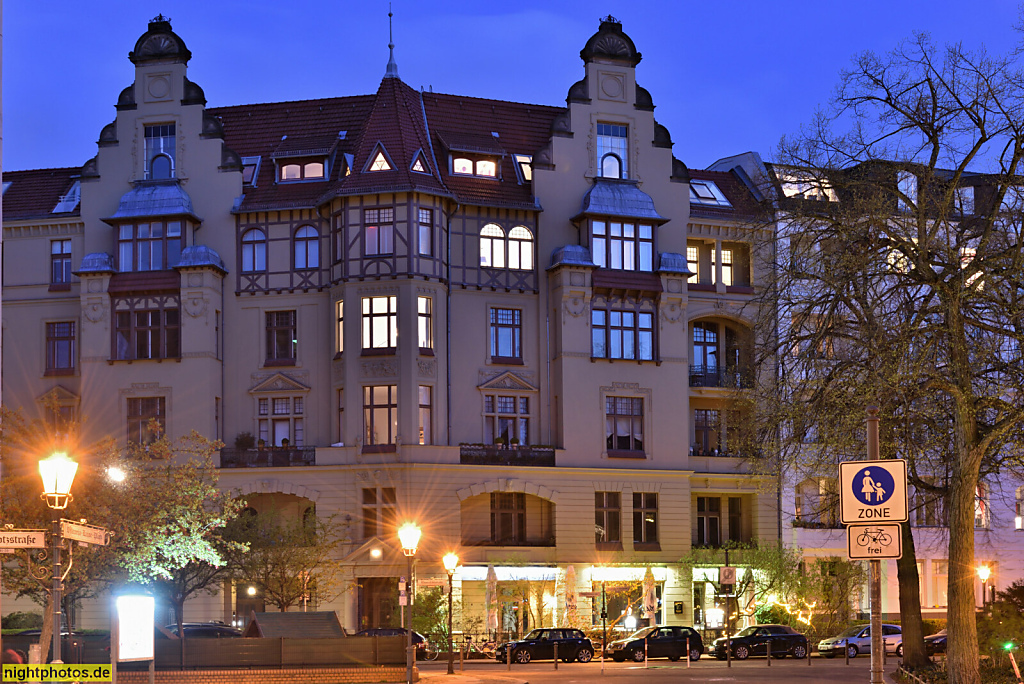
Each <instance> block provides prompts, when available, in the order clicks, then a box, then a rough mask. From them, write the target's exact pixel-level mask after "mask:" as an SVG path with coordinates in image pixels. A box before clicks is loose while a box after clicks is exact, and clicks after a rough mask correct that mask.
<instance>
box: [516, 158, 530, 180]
mask: <svg viewBox="0 0 1024 684" xmlns="http://www.w3.org/2000/svg"><path fill="white" fill-rule="evenodd" d="M512 158H513V159H514V160H515V162H516V172H517V173H518V174H519V182H520V183H529V182H530V181H532V180H533V166H532V164H533V156H532V155H529V154H513V155H512Z"/></svg>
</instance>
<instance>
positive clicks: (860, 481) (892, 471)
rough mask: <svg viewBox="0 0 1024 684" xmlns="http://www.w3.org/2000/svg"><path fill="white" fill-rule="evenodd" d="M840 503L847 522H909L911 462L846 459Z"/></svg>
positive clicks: (841, 469)
mask: <svg viewBox="0 0 1024 684" xmlns="http://www.w3.org/2000/svg"><path fill="white" fill-rule="evenodd" d="M839 502H840V510H841V512H842V516H841V517H842V522H843V524H844V525H856V524H860V523H870V522H874V523H898V522H906V521H907V462H906V461H904V460H902V459H896V458H889V459H884V460H879V461H846V462H844V463H840V464H839Z"/></svg>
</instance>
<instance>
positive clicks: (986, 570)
mask: <svg viewBox="0 0 1024 684" xmlns="http://www.w3.org/2000/svg"><path fill="white" fill-rule="evenodd" d="M991 575H992V568H990V567H988V566H987V565H979V566H978V578H979V579H980V580H981V608H982V610H984V609H985V597H986V592H987V591H988V588H987V586H986V585H987V584H988V578H989V577H990V576H991Z"/></svg>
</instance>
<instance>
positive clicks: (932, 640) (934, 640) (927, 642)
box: [900, 630, 946, 655]
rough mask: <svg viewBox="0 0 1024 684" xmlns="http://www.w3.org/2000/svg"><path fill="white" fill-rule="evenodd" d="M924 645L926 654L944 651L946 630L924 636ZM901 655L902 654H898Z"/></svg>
mask: <svg viewBox="0 0 1024 684" xmlns="http://www.w3.org/2000/svg"><path fill="white" fill-rule="evenodd" d="M924 647H925V651H927V653H928V655H935V654H936V653H945V652H946V630H942V631H941V632H939V633H937V634H932V635H931V636H926V637H925V638H924ZM900 655H902V654H900Z"/></svg>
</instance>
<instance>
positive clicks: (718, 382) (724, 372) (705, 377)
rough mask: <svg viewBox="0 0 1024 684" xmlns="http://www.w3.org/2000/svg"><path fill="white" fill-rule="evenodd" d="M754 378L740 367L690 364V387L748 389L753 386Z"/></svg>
mask: <svg viewBox="0 0 1024 684" xmlns="http://www.w3.org/2000/svg"><path fill="white" fill-rule="evenodd" d="M753 384H754V383H753V378H752V377H750V374H749V373H745V372H743V371H741V370H740V369H738V368H721V367H718V366H690V387H725V388H730V389H747V388H749V387H753Z"/></svg>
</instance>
